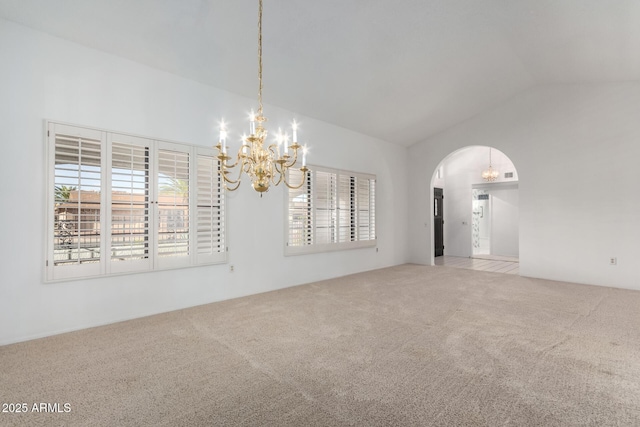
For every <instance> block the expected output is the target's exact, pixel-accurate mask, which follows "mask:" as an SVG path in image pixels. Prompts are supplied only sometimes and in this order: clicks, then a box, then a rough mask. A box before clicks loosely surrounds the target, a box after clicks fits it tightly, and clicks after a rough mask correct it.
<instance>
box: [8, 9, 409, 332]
mask: <svg viewBox="0 0 640 427" xmlns="http://www.w3.org/2000/svg"><path fill="white" fill-rule="evenodd" d="M0 58H2V66H1V67H0V99H2V103H0V120H1V121H2V122H1V124H2V126H1V127H0V144H1V146H0V147H1V153H2V155H1V156H0V182H1V183H2V189H3V191H2V192H3V202H2V209H0V227H1V232H2V234H1V236H2V244H1V245H0V271H1V272H2V276H1V279H0V280H1V282H0V344H6V343H10V342H16V341H21V340H26V339H30V338H35V337H39V336H45V335H50V334H55V333H59V332H63V331H68V330H74V329H80V328H85V327H90V326H95V325H100V324H105V323H110V322H115V321H119V320H123V319H130V318H135V317H140V316H144V315H148V314H153V313H158V312H163V311H168V310H174V309H179V308H183V307H189V306H194V305H198V304H205V303H209V302H213V301H219V300H223V299H228V298H234V297H239V296H243V295H249V294H253V293H258V292H265V291H270V290H274V289H278V288H282V287H287V286H293V285H298V284H302V283H307V282H312V281H316V280H321V279H326V278H330V277H335V276H341V275H345V274H350V273H355V272H359V271H365V270H370V269H375V268H381V267H385V266H390V265H396V264H401V263H403V262H405V261H406V239H407V228H406V215H407V206H408V202H407V199H408V190H407V185H408V182H407V174H406V173H405V172H403V171H405V170H406V166H407V161H408V160H407V150H406V149H405V148H403V147H399V146H396V145H391V144H388V143H386V142H383V141H381V140H377V139H374V138H371V137H367V136H364V135H361V134H358V133H355V132H351V131H349V130H346V129H343V128H339V127H336V126H332V125H329V124H327V123H324V122H320V121H317V120H313V119H311V118H308V117H301V116H296V119H297V120H298V121H299V122H300V123H301V130H300V132H299V134H300V140H301V141H306V142H308V143H309V145H310V146H311V151H310V153H309V161H310V163H313V164H317V165H323V166H329V167H335V168H341V169H347V170H354V171H358V172H368V173H373V174H376V175H377V178H378V183H377V184H378V185H377V210H376V212H377V230H378V242H379V244H378V248H379V252H376V249H375V248H367V249H355V250H349V251H341V252H334V253H328V254H318V255H304V256H295V257H284V256H283V251H284V201H283V197H284V194H283V189H282V188H274V189H271V190H270V191H269V192H268V193H267V194H266V195H265V196H264V197H263V198H260V197H259V195H258V194H257V193H255V192H254V191H253V190H251V189H250V188H249V186H248V183H247V182H245V183H243V187H242V188H241V189H240V190H239V191H237V192H235V193H231V194H230V196H229V198H228V243H229V251H230V252H229V263H230V264H233V265H234V266H235V272H234V273H230V272H229V264H225V265H216V266H206V267H197V268H189V269H181V270H172V271H164V272H153V273H142V274H135V275H127V276H118V277H111V278H100V279H90V280H79V281H70V282H64V283H55V284H44V283H43V268H44V252H45V250H44V245H45V241H46V238H47V236H46V235H45V227H44V225H45V215H46V212H45V195H46V191H47V189H46V186H45V181H46V177H45V166H46V165H45V158H44V153H45V139H44V121H45V119H51V120H56V121H62V122H68V123H73V124H79V125H85V126H91V127H98V128H103V129H107V130H112V131H119V132H125V133H134V134H138V135H142V136H149V137H156V138H161V139H167V140H174V141H179V142H185V143H191V144H200V145H206V146H210V145H213V143H214V136H215V135H216V133H215V128H216V126H217V122H218V120H219V119H220V118H222V117H224V118H225V119H226V120H227V122H228V123H229V126H230V128H231V130H232V133H231V135H230V136H231V138H233V136H234V132H235V133H236V134H237V135H235V136H236V137H238V138H239V136H240V134H241V133H242V132H243V131H245V127H246V126H247V122H246V115H247V113H248V111H249V109H250V108H251V107H254V108H255V106H256V105H255V104H256V101H255V100H252V99H247V98H243V97H240V96H236V95H234V94H231V93H228V92H225V91H222V90H218V89H214V88H211V87H208V86H205V85H202V84H199V83H196V82H194V81H190V80H186V79H182V78H179V77H177V76H175V75H171V74H168V73H165V72H162V71H158V70H154V69H151V68H148V67H146V66H143V65H140V64H137V63H134V62H131V61H128V60H124V59H122V58H118V57H115V56H112V55H109V54H105V53H102V52H98V51H95V50H92V49H88V48H85V47H82V46H80V45H77V44H74V43H70V42H66V41H63V40H61V39H57V38H54V37H51V36H48V35H45V34H43V33H39V32H35V31H33V30H30V29H27V28H25V27H22V26H19V25H16V24H13V23H9V22H8V21H4V20H0ZM254 83H255V82H253V81H250V82H247V84H254ZM267 96H268V94H267ZM265 114H266V116H267V117H268V118H269V122H268V124H269V125H270V126H273V127H277V126H281V127H283V128H284V127H286V126H287V125H288V124H289V123H290V121H291V120H292V119H293V118H294V115H293V113H290V112H288V111H284V110H282V109H279V108H275V107H272V106H269V105H267V106H265ZM231 138H230V139H231Z"/></svg>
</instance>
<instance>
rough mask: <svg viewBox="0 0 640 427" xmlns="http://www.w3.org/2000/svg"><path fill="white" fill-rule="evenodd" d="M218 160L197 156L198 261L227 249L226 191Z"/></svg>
mask: <svg viewBox="0 0 640 427" xmlns="http://www.w3.org/2000/svg"><path fill="white" fill-rule="evenodd" d="M219 168H220V166H219V160H218V159H217V158H216V157H213V156H206V155H198V156H197V175H196V189H197V193H196V254H197V258H198V263H202V262H206V261H210V260H211V259H212V258H214V257H215V256H216V254H220V253H224V252H225V241H224V193H223V188H222V186H221V182H220V174H219V173H218V170H219Z"/></svg>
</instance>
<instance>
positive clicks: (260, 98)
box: [258, 0, 262, 116]
mask: <svg viewBox="0 0 640 427" xmlns="http://www.w3.org/2000/svg"><path fill="white" fill-rule="evenodd" d="M258 83H259V85H258V116H262V0H259V7H258Z"/></svg>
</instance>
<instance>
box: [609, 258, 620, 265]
mask: <svg viewBox="0 0 640 427" xmlns="http://www.w3.org/2000/svg"><path fill="white" fill-rule="evenodd" d="M609 265H618V258H616V257H614V256H612V257H611V258H609Z"/></svg>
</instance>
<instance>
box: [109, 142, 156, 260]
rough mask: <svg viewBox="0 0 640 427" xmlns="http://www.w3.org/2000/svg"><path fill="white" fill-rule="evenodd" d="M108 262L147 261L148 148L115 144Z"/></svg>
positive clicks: (113, 147) (113, 150)
mask: <svg viewBox="0 0 640 427" xmlns="http://www.w3.org/2000/svg"><path fill="white" fill-rule="evenodd" d="M111 157H112V166H111V185H112V188H111V260H113V261H127V260H137V259H147V258H149V147H143V146H138V145H131V144H124V143H118V142H114V143H113V146H112V156H111Z"/></svg>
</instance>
